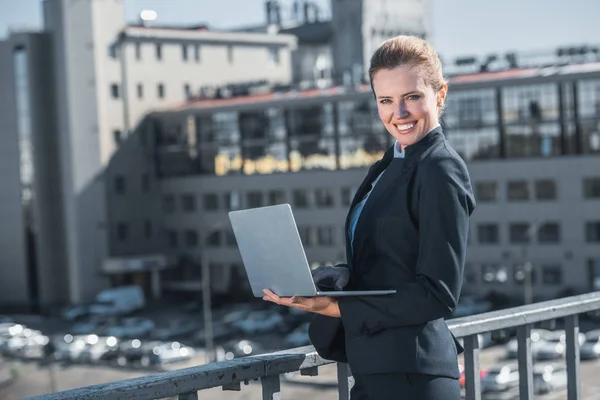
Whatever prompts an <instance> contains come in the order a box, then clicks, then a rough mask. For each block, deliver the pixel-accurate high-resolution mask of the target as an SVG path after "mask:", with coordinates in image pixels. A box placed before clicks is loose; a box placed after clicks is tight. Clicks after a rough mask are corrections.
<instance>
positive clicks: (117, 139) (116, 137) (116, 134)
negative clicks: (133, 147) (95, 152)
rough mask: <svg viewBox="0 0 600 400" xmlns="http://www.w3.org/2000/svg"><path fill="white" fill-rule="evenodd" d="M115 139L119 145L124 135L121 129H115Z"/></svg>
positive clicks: (116, 144)
mask: <svg viewBox="0 0 600 400" xmlns="http://www.w3.org/2000/svg"><path fill="white" fill-rule="evenodd" d="M113 140H114V141H115V146H117V147H118V146H119V145H120V144H121V142H122V141H123V137H122V134H121V131H120V130H119V129H115V130H114V131H113Z"/></svg>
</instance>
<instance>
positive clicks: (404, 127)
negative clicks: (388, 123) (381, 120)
mask: <svg viewBox="0 0 600 400" xmlns="http://www.w3.org/2000/svg"><path fill="white" fill-rule="evenodd" d="M413 126H415V124H404V125H396V128H398V130H401V131H405V130H407V129H410V128H412V127H413Z"/></svg>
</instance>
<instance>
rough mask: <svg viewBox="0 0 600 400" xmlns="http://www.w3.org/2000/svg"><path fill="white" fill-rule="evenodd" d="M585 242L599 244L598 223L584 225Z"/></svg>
mask: <svg viewBox="0 0 600 400" xmlns="http://www.w3.org/2000/svg"><path fill="white" fill-rule="evenodd" d="M585 241H586V242H588V243H600V221H592V222H587V223H586V224H585Z"/></svg>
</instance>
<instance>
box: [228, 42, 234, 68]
mask: <svg viewBox="0 0 600 400" xmlns="http://www.w3.org/2000/svg"><path fill="white" fill-rule="evenodd" d="M227 61H228V62H229V64H233V46H227Z"/></svg>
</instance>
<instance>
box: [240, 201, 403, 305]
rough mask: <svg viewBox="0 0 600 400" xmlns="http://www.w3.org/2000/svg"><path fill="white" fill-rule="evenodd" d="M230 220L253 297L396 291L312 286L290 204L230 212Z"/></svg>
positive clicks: (376, 293) (392, 292)
mask: <svg viewBox="0 0 600 400" xmlns="http://www.w3.org/2000/svg"><path fill="white" fill-rule="evenodd" d="M229 220H230V221H231V225H232V227H233V233H234V235H235V239H236V241H237V244H238V247H239V249H240V253H241V255H242V260H243V262H244V267H245V268H246V273H247V274H248V279H249V281H250V286H251V287H252V293H253V294H254V296H256V297H263V296H264V293H263V289H270V290H271V291H272V292H273V293H275V294H277V295H278V296H280V297H291V296H303V297H315V296H335V297H339V296H372V295H389V294H394V293H396V291H395V290H364V291H320V290H318V289H317V286H316V285H315V283H314V281H313V278H312V274H311V271H310V266H309V265H308V261H307V259H306V254H305V253H304V247H303V246H302V241H301V240H300V235H299V234H298V228H297V226H296V221H295V220H294V215H293V214H292V208H291V207H290V205H289V204H279V205H275V206H268V207H259V208H252V209H248V210H240V211H231V212H230V213H229Z"/></svg>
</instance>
